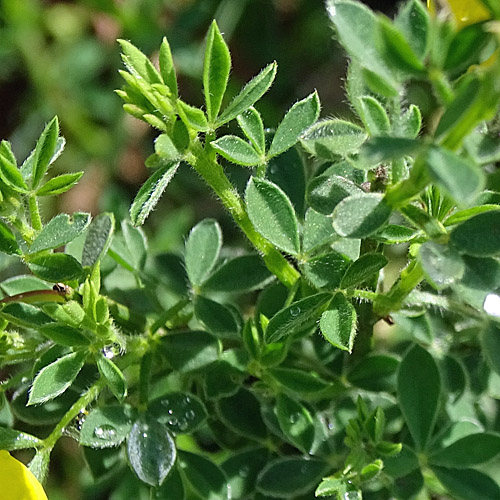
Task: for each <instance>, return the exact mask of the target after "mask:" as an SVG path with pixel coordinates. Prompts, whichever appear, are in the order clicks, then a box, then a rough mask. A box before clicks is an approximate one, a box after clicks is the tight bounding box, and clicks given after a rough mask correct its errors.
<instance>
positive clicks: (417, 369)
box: [398, 345, 441, 450]
mask: <svg viewBox="0 0 500 500" xmlns="http://www.w3.org/2000/svg"><path fill="white" fill-rule="evenodd" d="M440 399H441V378H440V375H439V370H438V367H437V365H436V362H435V361H434V359H433V358H432V356H431V355H430V354H429V353H428V352H427V351H426V350H425V349H424V348H422V347H420V346H418V345H414V346H413V347H412V348H411V349H410V350H409V351H408V352H407V353H406V355H405V357H404V358H403V360H402V361H401V364H400V366H399V371H398V400H399V404H400V407H401V411H402V413H403V416H404V418H405V420H406V424H407V425H408V428H409V430H410V433H411V435H412V437H413V440H414V441H415V444H416V446H417V449H418V450H424V449H425V448H426V446H427V443H428V442H429V438H430V436H431V434H432V429H433V428H434V424H435V422H436V418H437V412H438V410H439V404H440Z"/></svg>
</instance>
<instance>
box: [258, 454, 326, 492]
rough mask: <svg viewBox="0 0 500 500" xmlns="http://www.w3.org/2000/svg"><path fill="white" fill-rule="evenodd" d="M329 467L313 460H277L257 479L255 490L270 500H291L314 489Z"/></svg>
mask: <svg viewBox="0 0 500 500" xmlns="http://www.w3.org/2000/svg"><path fill="white" fill-rule="evenodd" d="M329 469H330V467H329V466H328V465H327V464H326V463H325V462H322V461H320V460H317V459H315V458H301V457H289V458H277V459H276V460H273V461H272V462H269V463H268V464H267V465H266V466H265V467H264V468H263V469H262V470H261V472H260V473H259V475H258V477H257V489H258V490H259V491H261V492H262V493H264V494H265V495H268V496H270V497H272V498H291V497H296V496H297V495H302V494H304V493H307V492H308V491H310V490H312V489H314V488H315V486H316V484H317V483H318V481H319V480H320V479H321V478H322V477H323V476H324V474H326V472H327V471H328V470H329Z"/></svg>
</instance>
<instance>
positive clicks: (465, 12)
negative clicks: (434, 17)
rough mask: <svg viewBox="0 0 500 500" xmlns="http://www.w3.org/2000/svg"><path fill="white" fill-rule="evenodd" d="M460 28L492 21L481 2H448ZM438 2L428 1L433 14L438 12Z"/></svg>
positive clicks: (447, 0)
mask: <svg viewBox="0 0 500 500" xmlns="http://www.w3.org/2000/svg"><path fill="white" fill-rule="evenodd" d="M443 3H446V4H448V6H449V7H450V10H451V13H452V14H453V17H454V18H455V21H456V23H457V26H458V28H463V27H464V26H467V25H469V24H474V23H479V22H480V21H486V20H487V19H490V17H491V14H490V12H489V10H488V9H487V8H486V7H485V6H484V4H483V3H482V2H481V0H446V2H443ZM436 4H437V0H427V6H428V7H429V10H430V11H431V12H432V13H435V12H436Z"/></svg>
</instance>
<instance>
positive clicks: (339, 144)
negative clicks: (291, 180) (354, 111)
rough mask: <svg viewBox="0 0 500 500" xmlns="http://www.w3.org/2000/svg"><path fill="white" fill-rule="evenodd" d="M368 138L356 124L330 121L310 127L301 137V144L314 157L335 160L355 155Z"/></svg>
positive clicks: (335, 120)
mask: <svg viewBox="0 0 500 500" xmlns="http://www.w3.org/2000/svg"><path fill="white" fill-rule="evenodd" d="M366 138H367V135H366V133H365V131H364V130H363V129H362V128H361V127H358V126H357V125H355V124H354V123H351V122H346V121H344V120H337V119H330V120H321V121H319V122H318V123H316V124H315V125H313V126H312V127H309V128H308V129H307V130H306V131H305V132H304V133H303V134H302V136H301V137H300V142H301V143H302V146H304V149H305V150H306V151H308V152H309V153H311V154H312V155H315V156H318V157H320V158H327V159H334V158H335V157H336V156H346V155H348V154H350V153H355V152H356V151H357V150H358V149H359V148H360V146H361V145H362V144H363V142H365V140H366Z"/></svg>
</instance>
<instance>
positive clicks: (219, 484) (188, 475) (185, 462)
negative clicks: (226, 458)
mask: <svg viewBox="0 0 500 500" xmlns="http://www.w3.org/2000/svg"><path fill="white" fill-rule="evenodd" d="M178 460H179V467H180V470H181V471H182V475H183V477H184V478H185V480H186V481H187V483H188V484H189V486H190V487H191V489H192V490H193V491H195V492H196V494H197V495H198V497H199V498H203V500H229V499H230V498H231V492H230V490H229V485H228V483H227V480H226V477H225V475H224V473H223V472H222V470H221V469H220V467H219V466H218V465H215V464H214V463H213V462H212V461H210V460H208V459H207V458H205V457H202V456H201V455H195V454H193V453H187V452H186V451H180V452H179V457H178Z"/></svg>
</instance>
